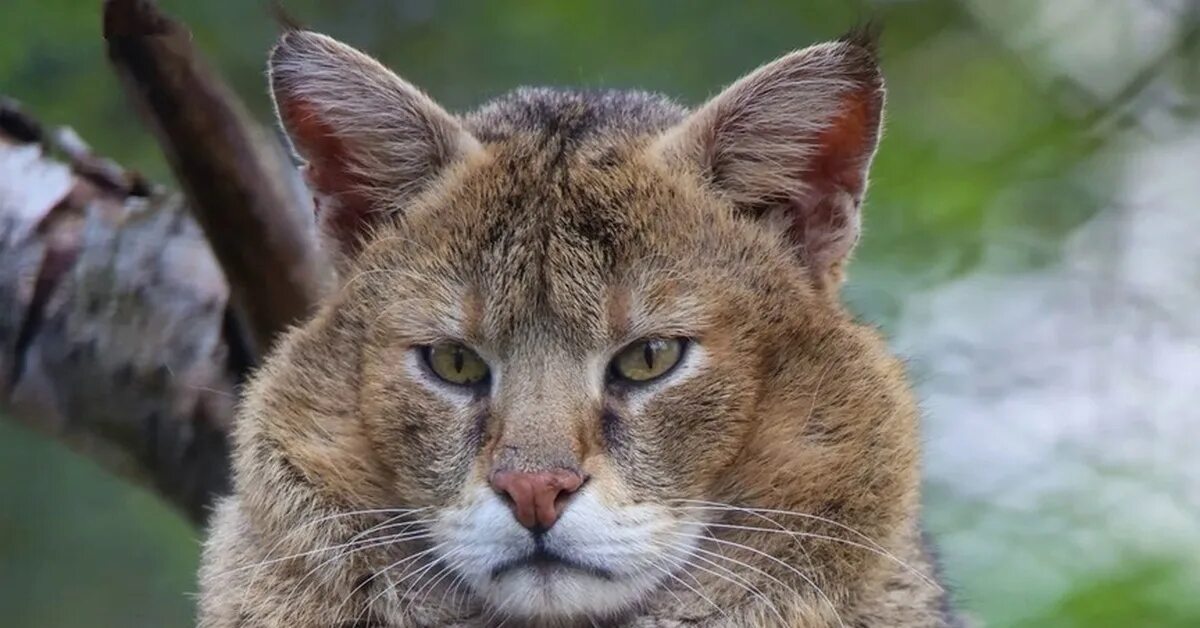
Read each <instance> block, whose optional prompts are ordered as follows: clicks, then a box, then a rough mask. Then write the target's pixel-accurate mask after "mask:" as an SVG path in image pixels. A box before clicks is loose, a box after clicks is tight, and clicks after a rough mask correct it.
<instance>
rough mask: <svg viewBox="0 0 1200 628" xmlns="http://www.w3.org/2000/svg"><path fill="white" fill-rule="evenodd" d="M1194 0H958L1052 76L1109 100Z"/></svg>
mask: <svg viewBox="0 0 1200 628" xmlns="http://www.w3.org/2000/svg"><path fill="white" fill-rule="evenodd" d="M1195 3H1196V0H1053V1H1047V0H999V1H998V0H964V1H963V3H962V4H963V6H964V7H965V8H966V9H967V11H969V12H970V13H971V14H972V15H974V16H975V18H976V19H978V20H979V22H980V24H981V25H983V26H985V27H988V28H989V29H990V30H992V31H994V32H995V34H996V36H997V37H999V38H1000V39H1002V40H1003V41H1005V42H1006V43H1007V45H1008V46H1010V47H1011V48H1013V49H1014V50H1016V51H1018V52H1020V53H1021V54H1022V55H1023V56H1025V57H1027V58H1029V59H1030V61H1031V63H1030V64H1029V69H1030V70H1031V71H1033V72H1034V73H1035V74H1040V75H1041V76H1042V77H1043V78H1044V79H1046V80H1048V81H1053V80H1055V79H1056V78H1058V77H1060V76H1062V75H1067V76H1070V77H1071V79H1072V81H1073V82H1074V83H1075V84H1076V85H1077V86H1078V87H1080V88H1082V89H1084V90H1085V91H1086V92H1088V94H1089V95H1091V96H1092V97H1095V98H1098V99H1100V100H1107V99H1108V98H1111V97H1113V96H1115V95H1116V94H1117V93H1118V92H1119V91H1121V90H1122V89H1123V88H1124V87H1126V86H1127V85H1128V84H1129V82H1130V81H1131V80H1132V79H1133V78H1134V77H1135V75H1136V74H1137V73H1138V72H1140V71H1141V70H1142V69H1143V68H1145V67H1146V66H1147V65H1150V64H1152V63H1153V62H1154V60H1155V59H1156V58H1158V57H1159V56H1161V55H1163V54H1164V53H1167V51H1168V49H1169V48H1170V47H1171V46H1172V45H1173V44H1174V42H1175V41H1176V39H1177V35H1178V31H1179V29H1180V28H1181V27H1182V26H1183V24H1185V21H1184V20H1182V19H1180V16H1181V15H1183V14H1184V13H1185V12H1186V11H1189V10H1193V11H1194V10H1195V9H1196V7H1195V6H1191V5H1194V4H1195Z"/></svg>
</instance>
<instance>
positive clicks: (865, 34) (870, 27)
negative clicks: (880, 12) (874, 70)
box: [837, 18, 883, 62]
mask: <svg viewBox="0 0 1200 628" xmlns="http://www.w3.org/2000/svg"><path fill="white" fill-rule="evenodd" d="M882 38H883V23H882V22H880V21H879V20H877V19H875V18H871V19H868V20H866V21H865V22H862V23H861V24H858V25H857V26H855V27H854V28H851V29H850V30H849V31H847V32H846V34H844V35H842V36H841V37H838V39H837V40H838V41H840V42H844V43H847V44H851V45H854V46H858V47H859V48H862V49H863V50H866V51H867V52H868V53H870V55H871V58H872V59H873V60H875V61H876V62H877V61H878V60H879V42H880V40H881V39H882Z"/></svg>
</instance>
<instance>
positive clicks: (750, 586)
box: [681, 548, 790, 626]
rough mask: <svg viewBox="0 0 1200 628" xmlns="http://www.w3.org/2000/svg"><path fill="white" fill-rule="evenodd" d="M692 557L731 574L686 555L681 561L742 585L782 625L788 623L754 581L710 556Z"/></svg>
mask: <svg viewBox="0 0 1200 628" xmlns="http://www.w3.org/2000/svg"><path fill="white" fill-rule="evenodd" d="M693 549H697V550H699V549H700V548H693ZM701 551H705V550H701ZM707 553H710V554H711V553H712V552H707ZM691 558H696V559H699V560H703V561H704V562H706V563H708V564H710V565H712V566H713V567H715V568H717V569H721V570H722V571H724V572H725V573H727V574H729V575H728V576H725V575H723V574H720V573H718V572H716V571H713V570H712V569H709V568H707V567H705V566H703V565H698V564H696V563H694V562H692V561H691V560H689V559H688V558H686V557H681V561H682V562H683V564H685V565H687V566H689V567H692V568H694V569H699V570H701V571H703V572H705V573H708V574H710V575H712V576H715V577H717V578H720V579H721V580H724V581H726V582H729V583H731V584H734V585H737V586H738V587H741V589H742V590H744V591H746V592H748V593H749V594H750V595H753V596H755V597H757V598H758V599H760V600H762V601H763V602H764V603H765V604H766V605H767V607H768V608H770V609H771V612H773V613H775V616H776V617H778V618H779V624H780V625H781V626H784V625H786V624H787V620H785V619H784V618H783V614H782V613H780V612H779V608H778V607H776V606H775V604H774V602H772V601H771V599H770V598H768V597H767V596H766V594H764V593H763V592H762V591H761V590H759V588H758V587H756V586H754V585H753V583H751V582H750V581H749V580H747V579H746V578H744V577H742V576H739V575H738V574H736V573H734V572H733V571H731V570H730V569H729V568H727V567H724V566H723V565H720V564H718V563H716V562H714V561H712V560H710V559H708V558H705V557H703V556H697V555H694V554H693V555H692V556H691ZM722 558H724V556H722ZM734 562H738V561H734ZM747 566H749V565H747ZM735 578H736V580H735ZM776 581H777V582H779V581H778V580H776ZM697 584H699V582H697ZM780 584H783V583H782V582H780ZM784 586H785V587H786V586H787V585H784ZM789 588H790V587H789Z"/></svg>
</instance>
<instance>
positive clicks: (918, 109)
mask: <svg viewBox="0 0 1200 628" xmlns="http://www.w3.org/2000/svg"><path fill="white" fill-rule="evenodd" d="M161 4H162V5H163V6H164V7H165V8H166V9H168V10H169V11H170V12H171V13H173V14H174V15H175V16H177V17H179V18H182V19H183V21H185V22H186V23H187V24H188V25H189V26H190V27H191V28H192V30H193V31H194V33H195V37H196V40H197V42H198V44H199V46H200V47H201V48H202V49H204V50H205V51H206V52H207V53H208V54H209V55H210V57H211V59H212V60H213V62H214V64H215V65H217V66H218V67H219V68H220V69H221V70H222V71H223V72H224V73H225V75H226V76H227V77H228V79H229V81H230V82H231V83H232V85H233V87H234V88H235V89H236V90H237V91H238V92H239V93H240V94H241V95H242V96H243V97H244V98H245V99H246V101H247V102H248V103H249V104H250V106H251V107H252V109H253V110H254V112H255V113H256V114H257V115H258V116H259V117H260V119H262V120H264V121H267V120H268V119H269V106H268V100H267V97H266V93H265V81H264V77H263V61H264V58H265V54H266V51H267V49H268V47H269V46H270V43H271V41H272V39H273V37H274V35H275V32H276V26H275V25H274V23H273V21H272V20H271V19H270V17H269V12H268V10H267V6H266V3H265V2H260V1H257V0H254V1H247V0H194V1H185V0H162V2H161ZM284 4H285V5H286V7H287V8H288V10H289V11H290V12H291V13H293V14H294V15H295V16H296V17H297V18H299V19H300V20H301V21H302V22H304V23H305V24H307V25H310V26H312V27H313V28H316V29H318V30H321V31H323V32H326V33H329V34H331V35H334V36H336V37H338V38H340V39H343V40H344V41H347V42H349V43H352V44H354V45H356V46H358V47H360V48H362V49H364V50H367V51H370V52H371V53H373V54H375V55H376V56H378V57H380V58H381V59H382V60H384V61H385V63H387V64H388V65H390V66H391V67H393V68H394V69H396V70H397V71H398V72H399V73H400V74H402V75H403V76H405V77H406V78H407V79H409V80H410V81H412V82H413V83H415V84H417V85H420V86H422V87H423V88H424V89H426V90H427V91H428V92H430V93H431V94H432V95H433V96H434V97H435V98H436V99H438V100H439V101H440V102H442V103H443V104H445V105H446V106H448V107H449V108H451V109H460V110H461V109H465V108H469V107H471V106H473V105H474V104H476V103H479V102H481V101H482V100H484V99H486V98H488V97H490V96H493V95H497V94H499V93H501V92H503V91H505V90H507V89H510V88H512V87H514V86H517V85H520V84H548V85H583V86H608V87H641V88H648V89H654V90H658V91H661V92H664V93H666V94H668V95H671V96H673V97H676V98H678V99H680V100H682V101H685V102H689V103H695V102H698V101H700V100H701V99H703V98H704V97H706V96H707V95H710V94H712V93H714V92H715V91H716V90H717V89H718V88H719V87H720V86H721V85H723V84H725V83H728V82H729V81H731V80H733V79H735V78H737V77H738V76H739V75H740V74H742V73H744V72H745V71H747V70H749V69H751V68H753V67H754V66H756V65H757V64H759V63H762V62H765V61H767V60H770V59H772V58H774V57H776V56H778V55H780V54H781V53H784V52H786V51H788V50H791V49H793V48H797V47H801V46H804V45H807V44H810V43H814V42H817V41H821V40H824V39H829V38H832V37H836V36H837V35H839V34H841V33H842V32H844V31H845V30H848V28H849V27H851V26H853V25H855V24H856V23H859V22H861V21H863V20H864V19H867V18H873V19H876V20H878V21H880V22H882V23H883V24H884V26H885V37H884V40H883V58H884V66H885V71H886V73H887V76H888V80H889V84H890V92H889V94H890V96H889V103H888V108H889V115H888V124H887V133H886V136H885V141H884V143H883V145H882V149H881V151H880V153H879V156H878V158H877V161H876V166H875V169H874V175H873V184H872V190H871V200H870V203H869V209H868V214H867V216H866V237H865V240H864V242H863V244H862V247H861V249H860V252H859V255H858V260H857V262H856V263H855V265H854V266H853V268H852V274H851V283H850V284H849V286H848V288H847V295H848V297H849V298H850V300H851V301H852V303H853V305H854V307H855V308H856V309H857V310H858V312H859V313H860V314H861V315H862V316H863V317H864V318H865V319H867V320H870V321H873V322H875V323H877V324H879V325H881V326H883V327H884V329H886V330H889V331H893V330H894V329H895V328H896V326H897V324H898V321H899V320H900V319H901V317H902V316H903V315H904V307H905V299H906V296H907V295H910V294H912V293H915V292H919V291H922V290H928V289H933V288H936V287H937V286H939V285H942V284H944V283H946V282H951V281H955V280H957V279H959V278H962V277H965V276H969V275H970V274H971V273H973V272H976V271H977V270H978V269H979V268H980V267H981V266H982V265H984V264H985V263H986V264H987V265H988V267H989V268H991V269H992V270H997V269H998V270H999V271H1002V272H1009V273H1020V272H1033V273H1036V272H1038V271H1039V269H1042V268H1045V267H1047V266H1048V265H1051V264H1054V263H1056V261H1057V260H1058V259H1059V256H1060V253H1061V248H1060V245H1061V243H1062V242H1063V240H1064V238H1066V237H1067V236H1068V234H1070V233H1072V232H1073V231H1074V230H1076V229H1077V228H1078V227H1079V226H1080V225H1082V224H1084V223H1085V221H1088V220H1089V219H1092V218H1093V217H1094V216H1095V215H1097V214H1098V213H1102V212H1104V211H1105V209H1106V208H1107V207H1109V205H1111V204H1112V202H1113V199H1114V198H1115V197H1116V196H1117V195H1118V190H1116V189H1115V188H1116V186H1117V181H1118V180H1119V177H1116V176H1113V174H1114V173H1115V172H1117V171H1119V169H1120V168H1121V165H1122V163H1123V161H1122V160H1123V156H1124V155H1125V154H1126V153H1127V152H1128V151H1131V150H1132V149H1131V148H1130V142H1131V141H1132V142H1135V143H1136V142H1141V143H1153V142H1154V141H1155V139H1154V138H1155V136H1154V135H1153V129H1150V131H1148V132H1137V133H1134V134H1133V136H1134V139H1133V140H1131V139H1130V137H1131V131H1130V129H1131V128H1133V129H1134V131H1138V129H1139V128H1140V127H1141V126H1142V124H1143V121H1144V120H1145V116H1143V115H1141V114H1142V113H1145V112H1147V111H1149V112H1151V113H1153V114H1155V115H1157V114H1160V113H1161V114H1162V115H1170V116H1171V117H1172V119H1173V120H1178V119H1186V120H1191V121H1193V122H1194V121H1195V119H1196V114H1197V108H1196V104H1195V103H1196V102H1197V98H1196V95H1197V84H1198V83H1200V79H1198V76H1197V74H1198V72H1197V70H1196V68H1197V67H1198V66H1200V53H1198V52H1197V46H1196V36H1195V31H1196V23H1197V13H1196V10H1195V7H1194V4H1195V3H1194V2H1192V1H1191V0H1179V1H1171V0H1158V1H1153V2H1152V1H1145V2H1138V1H1134V0H1129V1H1121V0H1094V1H1092V0H1087V1H1078V0H1074V1H1064V2H1061V3H1060V2H1055V3H1049V2H1045V3H1043V2H1038V1H1035V0H1014V1H1011V2H988V1H987V0H974V1H971V0H965V1H963V0H910V1H905V0H877V1H873V2H869V1H865V0H860V1H847V0H823V1H810V2H803V3H800V2H795V1H789V0H777V1H770V2H745V3H738V2H722V1H705V2H684V1H672V2H636V1H632V0H622V1H616V2H570V3H568V2H552V1H549V0H538V1H524V2H462V1H459V2H455V1H439V0H345V1H334V0H325V1H320V0H303V1H301V0H290V1H288V2H285V3H284ZM100 5H101V2H100V1H99V0H95V1H87V0H4V2H3V3H2V4H0V93H3V94H6V95H8V96H11V97H14V98H16V99H18V100H20V101H22V102H23V103H24V104H25V106H26V107H27V109H28V110H29V111H30V112H32V113H35V114H36V115H37V116H38V117H39V118H40V119H42V120H43V121H44V122H46V123H50V124H69V125H71V126H73V127H74V128H75V129H76V130H77V131H78V132H79V134H80V135H81V136H82V137H83V138H85V139H86V140H87V141H88V142H89V143H90V144H91V145H92V146H93V147H95V148H96V149H97V150H98V152H101V153H103V154H106V155H108V156H111V157H113V158H114V159H116V160H117V161H119V162H120V163H122V164H124V165H126V166H128V167H130V168H133V169H136V170H139V171H142V172H144V173H146V174H148V175H149V176H150V177H151V178H152V179H156V180H158V181H162V182H165V183H169V182H170V178H169V174H168V172H167V169H166V167H165V165H164V163H163V160H162V157H161V155H160V153H159V152H158V149H157V147H156V145H155V144H154V143H153V140H152V139H151V138H150V136H149V135H148V133H147V132H146V130H145V129H144V128H143V127H142V126H141V124H140V123H139V120H138V118H137V116H136V115H135V114H134V113H133V112H132V111H131V109H130V107H129V106H128V105H127V103H126V102H125V100H124V99H123V98H122V96H121V95H120V94H119V92H118V88H117V85H116V82H115V79H114V77H113V75H112V73H111V72H110V70H109V68H108V66H107V64H106V61H105V57H104V52H103V48H102V39H101V36H100V18H99V14H100ZM1051 5H1053V8H1050V7H1051ZM1164 77H1165V78H1164ZM1164 81H1165V82H1166V83H1167V84H1169V85H1170V86H1171V87H1172V90H1173V91H1172V94H1173V98H1171V99H1167V100H1166V101H1163V102H1159V101H1157V100H1147V96H1146V93H1147V92H1148V91H1149V92H1154V89H1156V88H1158V87H1161V86H1162V85H1163V84H1164ZM1152 88H1153V89H1152ZM1131 111H1133V113H1132V114H1131V113H1130V112H1131ZM1163 112H1165V113H1163ZM1142 130H1144V129H1142ZM1193 156H1196V155H1193ZM1193 163H1195V164H1196V166H1195V168H1196V171H1198V172H1200V161H1197V162H1193ZM1033 200H1036V202H1031V201H1033ZM997 243H1002V246H1000V247H997ZM997 250H1000V251H1002V255H999V256H998V257H997V256H996V255H995V252H996V251H997ZM1198 418H1200V417H1198ZM1133 473H1134V474H1137V473H1138V470H1136V469H1135V470H1134V471H1133ZM929 487H930V490H929V496H928V501H929V506H930V514H931V516H930V521H931V525H932V527H933V532H934V533H935V535H949V534H951V533H954V532H956V531H961V530H962V529H964V528H963V526H965V525H967V524H966V523H964V518H968V517H975V518H983V519H985V520H987V521H989V522H990V521H992V520H995V521H997V522H999V521H1003V520H1005V518H1006V517H1008V528H1007V529H1008V530H1010V531H1011V530H1013V529H1021V528H1022V526H1023V525H1024V523H1026V522H1025V521H1024V520H1019V521H1014V520H1013V519H1014V517H1012V516H1010V515H1006V513H1005V511H1004V510H1003V509H999V508H996V507H994V505H991V504H989V503H988V500H987V499H986V498H982V499H981V498H979V497H978V496H974V497H970V498H968V497H967V496H964V495H963V494H962V492H961V491H958V490H956V489H954V488H953V487H951V486H946V485H943V484H942V483H941V482H940V481H939V478H937V477H931V478H930V481H929ZM1192 489H1193V490H1194V489H1195V486H1193V487H1192ZM1022 516H1027V515H1022ZM1148 523H1149V524H1151V525H1149V526H1148V527H1147V529H1146V530H1145V531H1144V532H1145V533H1146V534H1152V533H1153V528H1152V522H1148ZM997 525H1000V524H999V523H997ZM1077 525H1081V526H1084V527H1086V526H1087V523H1086V521H1085V522H1084V523H1079V524H1077ZM988 529H991V528H988V527H986V526H985V527H982V528H981V527H978V526H975V527H972V528H971V530H985V531H986V530H988ZM1074 532H1077V530H1075V531H1074ZM972 534H979V535H983V537H984V538H983V539H982V541H981V542H982V543H984V544H986V543H987V542H988V539H987V538H986V535H987V533H986V532H972ZM1000 538H1001V537H1000V536H999V535H998V536H997V539H996V540H995V543H996V544H999V543H1012V542H1019V543H1021V544H1023V545H1024V547H1023V549H1025V550H1027V551H1032V552H1033V553H1038V552H1039V551H1041V549H1040V548H1044V549H1045V551H1046V553H1047V554H1048V555H1055V554H1054V551H1055V548H1059V547H1060V546H1059V543H1058V541H1057V540H1056V539H1055V538H1054V536H1053V535H1051V536H1047V535H1044V534H1041V535H1031V536H1030V537H1029V538H1022V537H1021V536H1020V535H1014V534H1010V533H1006V534H1005V535H1004V536H1003V540H1000ZM198 539H199V533H198V532H197V531H196V530H193V529H191V528H189V527H188V526H187V525H186V524H185V523H184V522H183V521H182V520H181V519H179V518H178V517H177V516H175V514H174V513H172V512H170V511H168V510H166V509H165V508H164V507H163V506H162V505H161V504H159V503H158V502H157V501H156V500H155V498H154V497H153V496H152V495H149V494H147V493H145V492H143V491H141V490H138V489H135V488H131V487H129V486H127V485H125V484H123V483H121V482H119V481H117V480H114V479H112V478H110V477H108V476H107V475H105V474H104V473H103V472H101V471H99V470H98V469H96V468H95V467H93V466H92V465H91V464H90V463H88V462H86V461H83V460H81V459H79V458H78V457H76V456H74V455H73V454H71V453H69V452H66V451H63V450H62V448H60V447H59V446H56V445H54V444H50V443H47V442H44V441H43V440H42V439H40V438H38V437H35V436H33V435H31V434H29V433H27V432H25V431H23V430H22V429H20V428H17V427H14V426H13V425H11V424H9V423H4V422H0V624H2V625H6V626H22V627H23V626H39V627H47V628H50V627H59V626H95V627H101V626H122V627H127V626H184V625H188V624H189V623H190V621H191V613H192V598H191V596H190V593H191V592H193V591H194V590H195V584H194V570H195V568H196V561H197V553H198V544H199V541H198ZM1102 545H1103V544H1102ZM970 547H972V546H971V545H970V544H963V543H955V544H953V545H952V546H950V547H948V549H947V556H946V561H947V566H948V569H949V574H950V577H951V580H952V581H953V582H954V583H955V585H956V586H957V588H958V590H959V592H960V597H961V600H962V602H963V604H964V606H965V607H966V608H967V609H968V610H970V611H971V612H973V613H975V614H976V615H977V616H979V617H980V618H982V619H984V620H985V621H986V622H987V623H988V624H989V625H992V626H1062V627H1080V628H1083V627H1085V626H1086V627H1089V628H1095V627H1110V626H1111V627H1118V626H1121V627H1124V626H1138V627H1142V626H1147V627H1150V626H1161V627H1175V626H1179V627H1183V626H1190V627H1195V626H1200V588H1198V587H1197V586H1196V580H1195V571H1194V568H1195V567H1196V564H1197V560H1196V559H1195V557H1191V556H1176V557H1171V556H1160V555H1150V556H1149V557H1147V556H1146V555H1143V554H1136V555H1131V556H1130V557H1129V558H1128V559H1122V560H1118V561H1116V562H1115V564H1116V567H1114V568H1112V569H1106V570H1104V571H1102V572H1094V571H1090V570H1077V569H1071V568H1070V566H1071V565H1072V564H1073V558H1072V557H1071V556H1063V555H1057V558H1056V560H1057V561H1058V562H1057V565H1056V569H1057V571H1055V575H1054V577H1053V580H1054V584H1053V587H1052V588H1051V589H1045V588H1044V587H1045V586H1046V577H1045V576H1046V570H1047V566H1046V565H1036V564H1014V563H1013V562H1011V561H1010V562H1008V563H1004V562H1003V561H1001V562H999V563H997V562H990V561H989V560H983V559H981V558H980V556H979V555H976V554H973V553H972V551H971V550H970V549H969V548H970ZM1003 549H1004V548H999V550H1000V551H1001V552H1002V551H1003ZM1108 549H1111V548H1108ZM993 553H995V552H993ZM1175 559H1178V560H1175ZM1030 574H1037V575H1038V576H1039V577H1030ZM1048 590H1049V591H1053V593H1052V594H1048V593H1047V591H1048ZM1032 599H1037V600H1038V603H1037V604H1036V605H1033V604H1032V603H1031V602H1030V600H1032Z"/></svg>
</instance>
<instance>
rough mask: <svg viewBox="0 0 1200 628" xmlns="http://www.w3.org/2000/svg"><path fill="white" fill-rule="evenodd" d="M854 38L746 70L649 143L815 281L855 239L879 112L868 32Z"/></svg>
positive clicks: (832, 271) (824, 282) (829, 279)
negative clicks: (778, 244) (782, 245)
mask: <svg viewBox="0 0 1200 628" xmlns="http://www.w3.org/2000/svg"><path fill="white" fill-rule="evenodd" d="M866 32H870V31H866ZM854 37H855V39H853V40H839V41H835V42H831V43H827V44H821V45H817V46H812V47H810V48H807V49H805V50H802V51H799V52H794V53H792V54H789V55H786V56H784V57H782V58H780V59H778V60H776V61H773V62H771V63H768V64H767V65H765V66H763V67H761V68H759V69H757V70H755V71H754V72H752V73H750V74H749V75H747V76H746V77H744V78H742V79H741V80H739V81H737V82H736V83H734V84H733V85H732V86H730V87H729V88H727V89H726V90H725V91H723V92H722V93H721V94H719V95H718V96H716V97H715V98H713V99H712V100H710V101H709V102H708V103H707V104H705V105H704V106H703V107H701V108H700V109H698V110H697V111H696V112H695V113H693V114H692V115H691V116H689V117H688V118H687V119H686V120H684V121H683V122H682V123H680V124H679V125H678V126H676V127H675V128H673V129H671V130H669V131H667V132H666V133H665V134H664V136H663V137H662V138H661V140H660V142H659V144H658V146H657V149H658V150H659V151H661V152H662V153H663V154H664V155H665V156H666V157H667V158H668V159H670V160H676V161H679V160H682V161H683V162H684V163H685V164H687V165H688V166H690V167H698V168H699V170H700V173H701V174H702V176H703V177H704V178H705V179H706V180H707V181H708V182H709V183H710V184H711V186H712V187H713V188H714V189H715V190H716V191H718V192H719V193H720V194H721V195H722V196H724V197H725V198H727V199H728V200H729V201H730V202H732V203H733V205H734V206H735V207H736V208H737V209H738V210H740V211H742V212H743V213H745V214H747V215H751V216H754V217H756V218H760V219H762V220H763V222H764V223H765V224H767V225H768V226H770V227H771V228H773V229H776V230H778V231H780V232H781V233H782V234H783V235H785V236H786V237H787V239H788V241H789V242H790V244H791V245H792V246H793V247H794V249H795V251H796V253H797V255H798V257H799V258H800V261H801V262H802V263H803V265H804V266H805V268H806V269H807V270H808V271H809V272H810V274H811V275H812V277H813V280H814V283H816V284H818V285H819V286H821V287H827V286H836V285H837V284H839V283H840V280H841V268H842V265H843V262H844V261H845V259H846V258H847V257H848V256H849V254H850V252H851V250H852V249H853V247H854V244H855V243H856V242H857V239H858V234H859V221H860V216H859V213H860V207H861V204H862V199H863V195H864V194H865V192H866V185H867V171H868V169H869V167H870V162H871V159H872V157H873V156H874V154H875V147H876V145H877V144H878V140H879V133H880V126H881V119H882V114H883V102H884V84H883V76H882V74H881V73H880V71H879V66H878V64H877V62H876V57H875V48H874V43H873V42H874V41H875V39H873V38H872V37H871V36H867V35H855V36H854ZM863 37H866V38H865V39H863Z"/></svg>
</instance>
